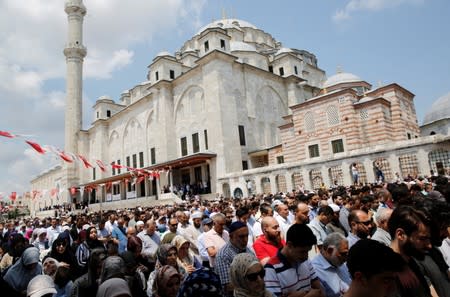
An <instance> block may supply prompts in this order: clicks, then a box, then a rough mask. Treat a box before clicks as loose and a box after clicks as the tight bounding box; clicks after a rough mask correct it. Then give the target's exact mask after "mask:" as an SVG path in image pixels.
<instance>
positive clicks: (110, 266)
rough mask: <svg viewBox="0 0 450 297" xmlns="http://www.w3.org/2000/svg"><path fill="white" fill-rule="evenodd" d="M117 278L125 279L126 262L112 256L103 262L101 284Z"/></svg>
mask: <svg viewBox="0 0 450 297" xmlns="http://www.w3.org/2000/svg"><path fill="white" fill-rule="evenodd" d="M115 277H119V278H122V277H125V261H124V260H123V259H122V258H121V257H119V256H110V257H108V258H106V259H105V261H104V262H103V267H102V272H101V274H100V282H101V283H103V282H104V281H106V280H108V279H110V278H115Z"/></svg>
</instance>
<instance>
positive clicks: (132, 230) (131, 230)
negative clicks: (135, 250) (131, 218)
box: [127, 227, 136, 241]
mask: <svg viewBox="0 0 450 297" xmlns="http://www.w3.org/2000/svg"><path fill="white" fill-rule="evenodd" d="M135 235H136V228H135V227H127V241H128V239H130V237H132V236H135Z"/></svg>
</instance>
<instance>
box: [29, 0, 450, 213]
mask: <svg viewBox="0 0 450 297" xmlns="http://www.w3.org/2000/svg"><path fill="white" fill-rule="evenodd" d="M65 12H66V13H67V15H68V25H69V30H68V42H67V44H66V48H65V49H64V55H65V57H66V63H67V98H66V113H65V151H67V152H72V153H74V154H76V155H82V156H85V158H86V159H87V160H89V161H90V162H91V163H93V164H96V161H98V160H100V161H103V163H104V164H107V167H108V169H107V170H106V171H103V168H102V166H100V165H99V166H95V167H93V168H89V169H85V168H84V167H83V165H82V164H79V165H76V164H75V165H74V164H67V163H64V164H61V165H59V166H56V167H55V168H52V169H50V170H49V171H47V172H44V173H42V174H40V175H39V176H37V177H36V178H34V179H33V180H32V181H31V188H32V190H34V191H39V190H41V189H52V188H57V189H63V190H64V191H61V193H62V194H61V198H60V199H61V201H62V202H67V203H77V202H82V201H84V202H86V203H89V204H90V207H91V209H93V210H96V209H99V208H103V209H113V208H114V209H117V208H121V207H131V206H135V205H136V206H137V205H151V204H154V203H159V202H161V201H165V202H168V201H173V199H176V196H175V194H173V193H172V192H171V191H164V190H167V189H170V190H174V189H177V188H178V187H180V186H181V185H189V186H190V187H195V188H196V189H197V190H199V193H200V194H201V195H202V196H203V197H204V198H215V197H217V196H219V195H224V196H234V197H242V196H246V195H248V194H251V193H263V192H264V193H269V192H271V193H275V192H280V191H282V192H285V191H290V190H292V189H294V188H299V187H305V188H307V189H315V188H319V187H321V186H331V185H333V184H351V170H350V168H351V166H352V164H356V167H357V169H358V171H359V174H360V181H361V182H363V183H365V182H373V181H375V179H376V178H375V172H374V166H375V164H377V166H380V167H381V169H382V170H383V172H384V175H385V177H386V179H387V180H394V179H395V176H396V173H397V175H398V176H400V177H406V176H408V175H427V174H429V173H430V170H434V171H435V172H440V173H447V172H448V170H450V154H449V151H450V137H449V130H448V127H449V124H448V123H449V121H450V120H449V119H450V94H449V95H447V96H445V97H443V98H441V99H439V100H438V101H437V102H436V103H435V105H433V106H432V108H431V111H430V112H429V113H428V114H427V115H426V117H425V124H424V126H423V127H422V129H421V127H419V124H418V121H417V116H416V112H415V107H414V102H413V99H414V94H413V93H412V92H411V91H409V90H407V89H405V88H403V87H402V86H400V85H398V84H396V83H391V84H387V85H383V86H377V87H376V88H374V87H373V86H372V85H371V84H370V83H368V82H366V81H364V80H363V79H361V78H360V77H358V76H356V75H354V74H351V73H345V72H342V71H338V73H337V74H335V75H332V76H330V77H327V76H326V73H325V71H324V70H322V69H320V68H319V67H318V61H317V58H316V56H315V55H314V54H313V53H310V52H308V51H306V50H301V49H294V48H285V47H283V46H282V43H281V42H279V41H277V40H276V39H275V38H274V37H272V36H271V35H270V34H269V33H267V32H265V31H263V30H261V29H260V28H258V27H256V26H254V25H252V24H250V23H248V22H246V21H243V20H238V19H222V20H218V21H214V22H212V23H210V24H208V25H206V26H205V27H203V28H201V29H200V30H199V31H198V32H197V33H196V34H195V35H194V36H193V37H192V38H191V39H189V40H187V41H186V42H185V43H184V44H183V45H182V46H181V48H180V49H179V51H177V52H175V53H174V54H171V53H168V52H161V53H159V54H157V55H156V57H154V59H153V61H152V63H151V64H150V65H149V66H148V73H147V76H146V77H145V80H144V81H142V82H139V83H137V84H136V85H135V86H132V87H131V88H130V89H128V90H126V91H124V92H123V93H122V94H120V98H119V99H118V101H117V102H116V101H115V100H113V99H112V98H111V97H108V96H102V97H100V98H98V100H97V102H96V103H95V105H94V106H93V119H92V120H93V122H92V125H91V127H90V128H89V129H88V130H82V123H81V119H82V114H81V111H82V108H81V106H82V77H83V74H82V70H83V59H84V57H85V56H86V54H87V50H86V47H85V46H84V45H83V18H84V16H85V14H86V7H85V6H84V5H83V3H82V0H68V1H66V3H65ZM438 102H440V103H438ZM443 105H444V108H443ZM97 164H99V163H97ZM100 164H101V163H100ZM110 164H112V165H110ZM141 173H143V175H141ZM69 189H72V191H69ZM164 192H169V193H164ZM61 201H60V203H61ZM38 203H39V206H34V207H35V208H42V206H44V205H46V206H49V205H52V204H54V203H55V201H54V199H52V198H51V197H50V194H49V193H48V194H47V195H42V197H41V198H40V199H39V202H38ZM35 204H36V203H35Z"/></svg>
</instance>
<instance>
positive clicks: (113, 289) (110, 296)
mask: <svg viewBox="0 0 450 297" xmlns="http://www.w3.org/2000/svg"><path fill="white" fill-rule="evenodd" d="M122 295H127V296H130V297H131V291H130V288H129V287H128V283H127V282H126V281H125V280H124V279H122V278H117V277H113V278H110V279H108V280H106V281H105V282H103V283H102V284H101V285H100V287H98V291H97V296H96V297H116V296H122Z"/></svg>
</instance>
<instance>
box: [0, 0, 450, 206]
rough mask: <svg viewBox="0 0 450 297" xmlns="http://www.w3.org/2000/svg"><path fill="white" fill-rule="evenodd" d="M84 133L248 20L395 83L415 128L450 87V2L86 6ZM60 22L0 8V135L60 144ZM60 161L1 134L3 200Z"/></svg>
mask: <svg viewBox="0 0 450 297" xmlns="http://www.w3.org/2000/svg"><path fill="white" fill-rule="evenodd" d="M84 4H85V6H86V8H87V15H86V17H85V21H84V41H83V44H84V45H85V46H86V47H87V50H88V54H87V57H86V58H85V62H84V79H83V84H84V86H83V87H84V88H83V128H84V129H88V128H89V127H90V124H91V122H92V119H93V113H92V106H93V105H94V103H95V101H96V100H97V99H98V98H99V97H100V96H102V95H108V96H110V97H111V98H112V99H114V100H115V101H116V102H118V99H119V98H120V94H121V93H122V92H123V91H124V90H127V89H130V88H132V87H133V86H135V85H137V84H139V83H141V82H143V81H145V80H146V75H147V66H148V65H149V64H150V63H151V62H152V59H153V58H154V57H155V55H156V54H157V53H158V52H160V51H168V52H170V53H172V54H173V53H175V51H177V50H179V49H180V48H181V46H182V45H183V43H184V42H185V41H186V40H188V39H190V38H192V36H194V35H195V34H196V33H197V31H198V30H199V29H200V28H201V27H203V26H205V25H207V24H208V23H210V22H212V21H214V20H218V19H221V18H223V17H227V18H237V19H241V20H245V21H247V22H250V23H251V24H253V25H255V26H256V27H258V28H260V29H261V30H263V31H265V32H267V33H270V34H271V35H272V36H273V37H274V38H275V39H276V40H278V41H280V42H281V43H282V44H283V46H284V47H289V48H297V49H304V50H307V51H309V52H311V53H313V54H315V55H316V57H317V59H318V65H319V67H320V68H321V69H323V70H324V71H326V73H327V75H328V76H331V75H333V74H335V73H336V71H337V69H338V68H339V69H342V70H343V71H344V72H350V73H353V74H355V75H357V76H359V77H360V78H362V79H363V80H365V81H367V82H369V83H371V84H372V85H373V86H377V85H378V84H380V83H381V84H388V83H393V82H395V83H398V84H400V85H401V86H403V87H404V88H406V89H408V90H410V91H411V92H412V93H413V94H415V99H414V102H415V107H416V112H417V115H418V120H419V124H421V123H422V122H423V118H424V116H425V114H426V112H427V111H428V110H429V109H430V106H431V104H432V103H433V102H434V101H436V100H437V99H438V98H439V97H441V96H444V95H446V94H448V93H449V92H450V57H449V55H450V1H448V0H310V1H306V0H283V1H272V0H245V1H242V0H147V1H142V0H127V1H123V0H84ZM66 40H67V16H66V14H65V12H64V1H63V0H44V1H43V0H2V1H0V103H1V105H0V131H8V132H10V133H13V134H22V135H27V136H26V139H29V140H32V141H35V142H37V143H39V144H46V145H53V146H56V147H57V148H61V149H63V148H64V107H65V71H66V68H65V57H64V55H63V49H64V46H65V42H66ZM57 163H58V161H57V160H56V159H55V157H54V156H51V155H49V154H45V155H40V154H38V153H37V152H35V151H34V150H33V149H31V148H30V147H29V146H28V145H27V144H25V142H24V139H23V138H13V139H9V138H5V137H0V168H1V170H0V197H1V196H4V197H5V199H6V197H7V196H8V195H9V194H10V193H11V192H13V191H16V192H18V194H19V195H20V194H21V193H23V192H25V191H28V190H30V180H31V179H33V178H34V177H36V176H37V175H38V174H39V173H42V172H44V171H46V170H48V169H49V168H51V167H52V166H54V165H55V164H57Z"/></svg>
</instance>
